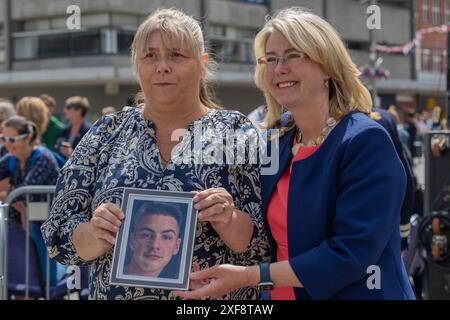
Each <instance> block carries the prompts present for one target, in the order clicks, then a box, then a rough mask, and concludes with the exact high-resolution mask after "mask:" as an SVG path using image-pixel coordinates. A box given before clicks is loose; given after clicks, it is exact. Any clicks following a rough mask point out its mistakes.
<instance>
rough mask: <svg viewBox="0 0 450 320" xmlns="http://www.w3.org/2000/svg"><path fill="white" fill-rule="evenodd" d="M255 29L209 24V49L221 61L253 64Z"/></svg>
mask: <svg viewBox="0 0 450 320" xmlns="http://www.w3.org/2000/svg"><path fill="white" fill-rule="evenodd" d="M255 32H256V30H253V29H247V28H237V27H230V26H223V25H210V26H209V27H208V39H209V44H210V47H211V51H212V53H213V54H214V55H216V56H217V57H218V58H219V59H220V60H221V61H222V62H225V63H243V64H253V63H254V60H255V59H254V57H253V39H254V35H255Z"/></svg>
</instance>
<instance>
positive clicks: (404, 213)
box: [370, 106, 417, 252]
mask: <svg viewBox="0 0 450 320" xmlns="http://www.w3.org/2000/svg"><path fill="white" fill-rule="evenodd" d="M393 108H394V109H393ZM393 108H390V111H386V110H384V109H380V108H373V110H372V112H371V113H370V117H371V118H372V119H373V120H375V121H376V122H378V123H379V124H380V125H382V126H383V128H384V129H386V131H387V132H388V133H389V136H390V137H391V140H392V142H393V144H394V147H395V151H397V155H398V157H399V159H400V161H401V162H402V165H403V168H404V169H405V173H406V191H405V197H404V199H403V203H402V209H401V211H400V235H401V244H400V250H401V251H402V252H403V251H404V250H406V249H407V247H408V236H409V233H410V231H411V223H410V219H411V216H412V215H413V214H414V197H415V192H416V186H417V182H416V178H415V176H414V172H413V169H412V168H413V160H412V157H411V153H410V152H409V149H408V147H407V140H406V141H405V143H406V144H405V145H404V144H403V143H402V142H401V139H400V136H399V131H398V127H397V121H400V118H399V116H398V114H397V112H396V111H395V106H393ZM394 112H395V113H394ZM395 115H396V116H395Z"/></svg>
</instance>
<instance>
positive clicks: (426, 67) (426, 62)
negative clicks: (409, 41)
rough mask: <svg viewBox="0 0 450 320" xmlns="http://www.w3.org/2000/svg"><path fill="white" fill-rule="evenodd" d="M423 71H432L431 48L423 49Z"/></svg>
mask: <svg viewBox="0 0 450 320" xmlns="http://www.w3.org/2000/svg"><path fill="white" fill-rule="evenodd" d="M422 71H430V49H423V50H422Z"/></svg>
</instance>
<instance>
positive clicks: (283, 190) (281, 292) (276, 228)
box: [267, 137, 320, 300]
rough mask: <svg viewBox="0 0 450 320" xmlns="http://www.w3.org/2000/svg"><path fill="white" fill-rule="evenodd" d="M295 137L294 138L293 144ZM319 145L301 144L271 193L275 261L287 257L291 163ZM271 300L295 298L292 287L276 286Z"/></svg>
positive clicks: (269, 218)
mask: <svg viewBox="0 0 450 320" xmlns="http://www.w3.org/2000/svg"><path fill="white" fill-rule="evenodd" d="M295 143H297V137H295V138H294V144H295ZM319 147H320V146H302V147H300V148H299V150H298V152H297V154H296V155H295V157H293V158H292V160H291V164H290V166H289V168H287V169H286V170H285V171H284V172H283V174H282V176H281V178H280V180H279V181H278V183H277V186H276V188H275V190H274V192H273V194H272V197H271V198H270V201H269V206H268V208H267V221H268V223H269V227H270V230H271V232H272V235H273V237H274V239H275V241H276V243H277V261H284V260H288V259H289V252H288V237H287V202H288V191H289V180H290V178H291V171H292V164H293V163H294V161H298V160H303V159H306V158H308V157H309V156H310V155H312V154H313V153H314V152H315V151H316V150H317V149H318V148H319ZM271 298H272V299H273V300H295V294H294V289H293V288H292V287H278V288H274V289H273V290H272V291H271Z"/></svg>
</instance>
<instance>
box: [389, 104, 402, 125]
mask: <svg viewBox="0 0 450 320" xmlns="http://www.w3.org/2000/svg"><path fill="white" fill-rule="evenodd" d="M388 112H389V113H390V115H391V116H392V118H394V120H395V123H396V124H401V123H402V120H401V119H400V115H399V114H398V112H397V107H396V106H394V105H393V104H391V105H390V106H389V108H388Z"/></svg>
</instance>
